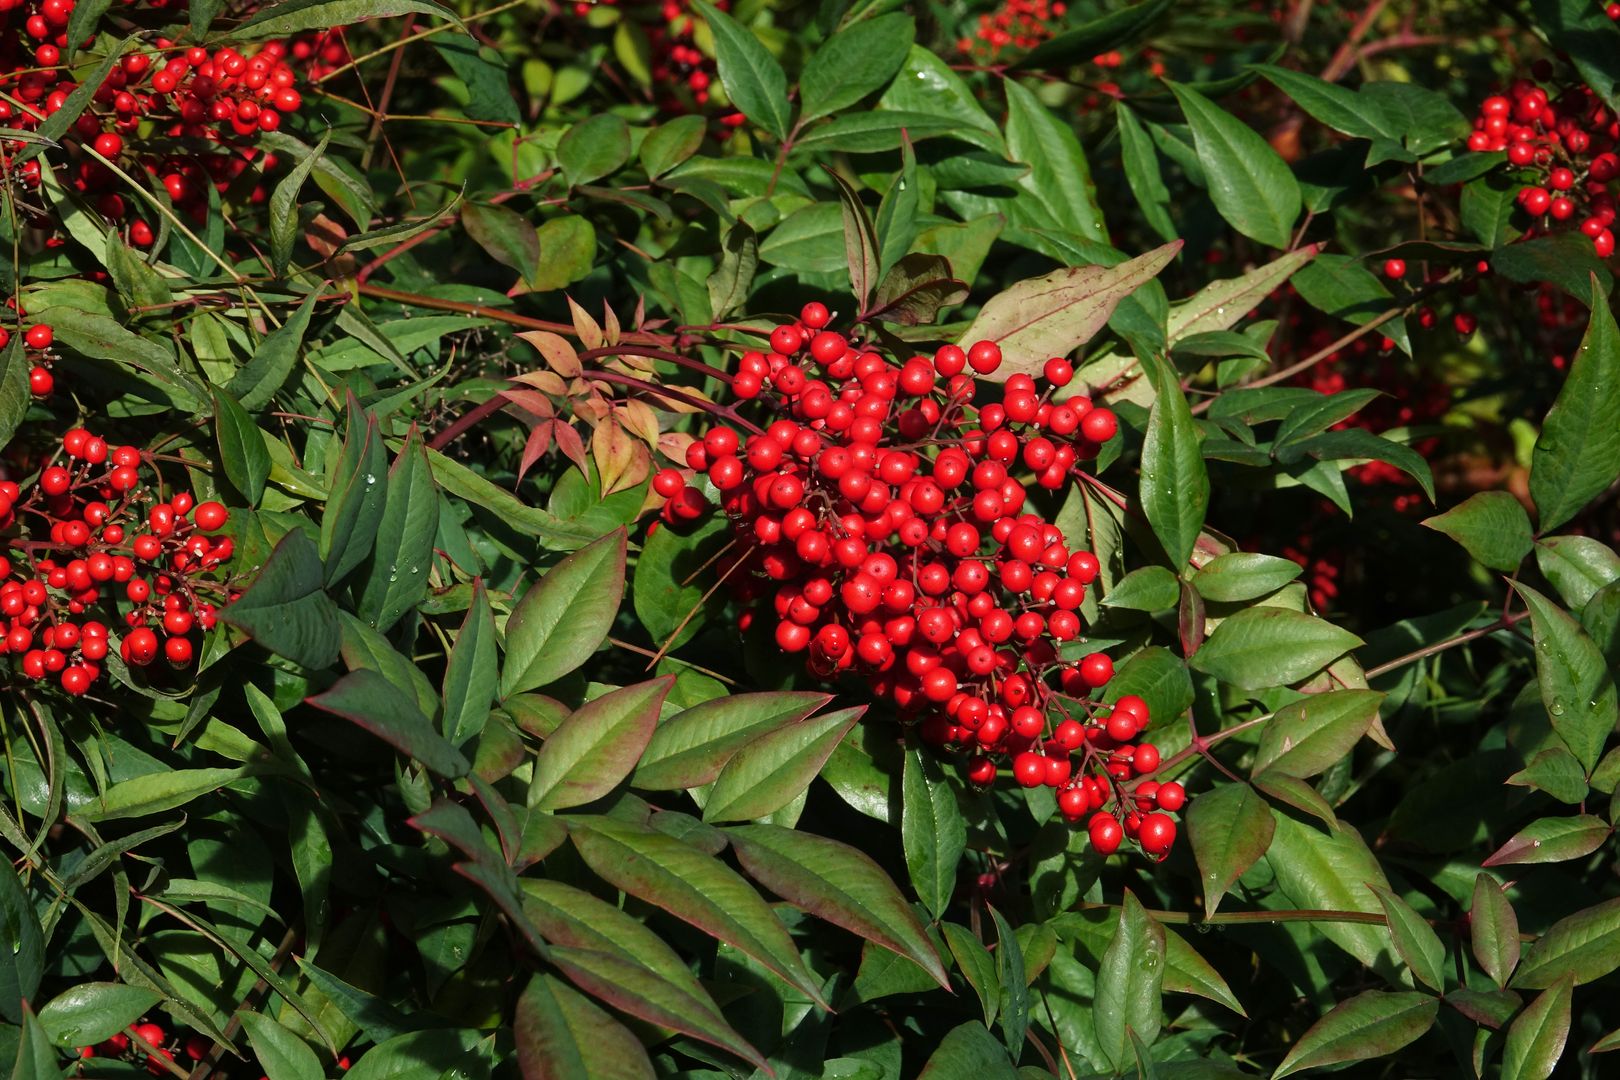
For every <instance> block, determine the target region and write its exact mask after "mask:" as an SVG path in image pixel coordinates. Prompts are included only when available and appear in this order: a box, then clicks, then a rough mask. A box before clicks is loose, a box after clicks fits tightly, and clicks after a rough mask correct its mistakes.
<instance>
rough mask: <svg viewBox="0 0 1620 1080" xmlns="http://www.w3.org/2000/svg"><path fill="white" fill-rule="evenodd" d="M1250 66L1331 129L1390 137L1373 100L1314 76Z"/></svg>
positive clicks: (1390, 131) (1268, 66) (1366, 136)
mask: <svg viewBox="0 0 1620 1080" xmlns="http://www.w3.org/2000/svg"><path fill="white" fill-rule="evenodd" d="M1254 69H1255V70H1256V71H1258V72H1260V74H1261V75H1263V76H1265V77H1266V79H1268V80H1269V81H1270V82H1271V83H1272V85H1274V86H1276V87H1277V89H1279V90H1281V91H1282V92H1283V93H1285V94H1287V95H1288V96H1289V97H1290V98H1292V99H1293V100H1294V103H1295V104H1297V105H1298V106H1299V107H1300V108H1302V109H1304V110H1305V111H1306V112H1308V113H1310V114H1311V116H1313V117H1314V118H1316V119H1317V120H1320V121H1321V122H1322V123H1324V124H1326V125H1327V126H1328V127H1330V128H1332V129H1333V130H1335V131H1339V132H1343V133H1344V134H1346V135H1350V136H1353V137H1355V138H1359V139H1377V138H1394V137H1397V136H1398V135H1399V134H1400V132H1399V131H1397V130H1394V129H1393V128H1392V127H1391V125H1390V124H1389V121H1388V120H1387V119H1386V118H1385V116H1384V115H1383V111H1382V110H1381V109H1380V108H1379V106H1378V103H1377V101H1376V100H1374V99H1372V98H1370V97H1365V96H1363V95H1361V94H1358V93H1356V92H1355V91H1354V90H1350V89H1348V88H1347V87H1343V86H1340V85H1339V84H1337V83H1330V82H1327V81H1326V80H1324V79H1318V78H1317V77H1316V76H1314V75H1307V74H1306V73H1304V72H1302V71H1294V70H1292V69H1290V68H1282V67H1277V66H1276V65H1274V64H1256V65H1254Z"/></svg>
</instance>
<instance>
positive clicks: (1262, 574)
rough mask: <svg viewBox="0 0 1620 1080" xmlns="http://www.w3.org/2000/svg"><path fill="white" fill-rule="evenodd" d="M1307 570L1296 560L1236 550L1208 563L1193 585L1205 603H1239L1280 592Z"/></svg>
mask: <svg viewBox="0 0 1620 1080" xmlns="http://www.w3.org/2000/svg"><path fill="white" fill-rule="evenodd" d="M1303 569H1304V568H1303V567H1301V566H1300V565H1299V564H1298V563H1297V562H1295V561H1294V560H1292V559H1279V558H1278V557H1276V556H1275V555H1257V554H1250V553H1248V552H1243V551H1234V552H1231V553H1230V554H1227V555H1218V556H1216V557H1215V558H1213V559H1211V560H1210V561H1209V562H1207V563H1205V564H1204V565H1203V566H1202V567H1201V568H1200V569H1199V571H1198V573H1196V574H1194V575H1193V579H1192V585H1193V588H1195V589H1197V590H1198V595H1200V596H1202V597H1203V598H1204V599H1205V600H1212V601H1215V602H1216V603H1235V602H1238V601H1242V600H1255V599H1258V598H1259V597H1262V596H1265V595H1267V594H1269V593H1273V592H1276V591H1277V590H1278V589H1280V588H1282V587H1283V586H1284V585H1287V584H1288V583H1289V582H1290V581H1293V580H1294V579H1295V578H1297V577H1299V575H1300V573H1301V571H1302V570H1303Z"/></svg>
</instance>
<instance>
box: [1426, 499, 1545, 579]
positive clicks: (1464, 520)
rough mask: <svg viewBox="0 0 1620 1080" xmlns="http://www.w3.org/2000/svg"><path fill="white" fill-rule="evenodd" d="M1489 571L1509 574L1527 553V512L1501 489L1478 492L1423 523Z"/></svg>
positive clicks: (1528, 545)
mask: <svg viewBox="0 0 1620 1080" xmlns="http://www.w3.org/2000/svg"><path fill="white" fill-rule="evenodd" d="M1423 524H1424V525H1426V526H1428V527H1429V528H1431V529H1434V530H1435V531H1436V532H1443V533H1445V534H1446V535H1447V536H1449V537H1451V538H1452V539H1453V540H1455V541H1457V543H1459V544H1461V545H1462V546H1463V548H1464V549H1465V550H1467V552H1468V554H1470V555H1472V556H1473V557H1474V558H1475V559H1477V560H1478V561H1479V562H1481V563H1483V564H1484V565H1486V566H1488V567H1490V568H1491V569H1492V570H1501V571H1503V572H1504V573H1512V572H1513V571H1514V570H1517V569H1518V567H1519V563H1521V562H1523V561H1524V557H1525V556H1526V555H1528V554H1530V547H1531V544H1532V543H1533V540H1534V538H1533V537H1532V536H1531V532H1530V515H1529V514H1526V513H1525V512H1524V507H1523V506H1521V505H1520V504H1519V500H1518V499H1516V498H1514V497H1513V496H1512V495H1510V494H1508V493H1507V492H1505V491H1480V492H1476V493H1474V494H1473V495H1470V496H1469V497H1468V498H1467V499H1465V500H1464V501H1463V502H1461V503H1459V504H1458V505H1457V506H1454V507H1452V508H1451V509H1450V510H1447V511H1446V512H1445V513H1443V514H1438V515H1436V516H1434V517H1432V518H1429V519H1428V520H1426V521H1424V522H1423Z"/></svg>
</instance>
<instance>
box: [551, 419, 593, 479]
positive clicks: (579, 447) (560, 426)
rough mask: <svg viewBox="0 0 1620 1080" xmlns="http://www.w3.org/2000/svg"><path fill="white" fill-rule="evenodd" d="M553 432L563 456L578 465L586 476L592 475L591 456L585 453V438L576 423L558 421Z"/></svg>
mask: <svg viewBox="0 0 1620 1080" xmlns="http://www.w3.org/2000/svg"><path fill="white" fill-rule="evenodd" d="M552 434H553V435H555V436H556V438H557V449H559V450H561V451H562V452H563V456H564V457H566V458H567V459H568V460H569V461H572V462H573V463H574V464H575V465H578V466H579V471H580V472H582V473H584V474H585V475H586V476H589V475H591V465H590V457H589V456H588V455H587V454H586V453H585V440H584V439H582V438H580V435H579V432H577V431H575V430H574V425H572V424H564V423H562V422H561V421H558V422H557V426H556V428H555V429H553V431H552Z"/></svg>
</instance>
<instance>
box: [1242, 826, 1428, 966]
mask: <svg viewBox="0 0 1620 1080" xmlns="http://www.w3.org/2000/svg"><path fill="white" fill-rule="evenodd" d="M1275 817H1276V832H1275V834H1274V835H1273V836H1272V838H1271V847H1270V848H1269V849H1268V850H1267V852H1266V862H1267V863H1269V864H1270V866H1271V869H1272V872H1273V873H1275V874H1276V876H1277V887H1278V889H1279V890H1280V891H1281V894H1282V896H1283V897H1285V898H1286V899H1287V901H1288V904H1289V906H1291V907H1295V908H1310V909H1318V910H1323V911H1362V912H1367V913H1368V914H1376V915H1380V916H1382V915H1383V908H1382V907H1380V906H1379V903H1378V899H1377V897H1375V896H1374V895H1373V893H1372V890H1371V889H1369V888H1368V886H1369V885H1377V886H1382V887H1384V888H1388V887H1389V881H1388V879H1386V878H1385V876H1384V872H1383V870H1382V869H1381V868H1380V867H1379V865H1378V860H1377V859H1376V858H1374V857H1373V853H1372V852H1371V851H1370V850H1368V848H1367V844H1366V841H1364V840H1363V839H1362V838H1361V835H1360V834H1359V833H1357V832H1356V831H1355V830H1354V829H1352V828H1350V827H1348V826H1344V825H1340V826H1337V827H1334V828H1333V829H1331V830H1330V831H1328V832H1326V833H1324V832H1322V831H1321V830H1318V829H1313V828H1311V827H1310V826H1307V825H1301V824H1299V823H1298V822H1296V821H1295V820H1294V819H1293V818H1291V817H1289V816H1287V815H1285V814H1277V815H1275ZM1314 929H1315V931H1316V932H1317V933H1319V934H1321V935H1322V936H1323V937H1325V938H1327V939H1328V940H1329V941H1332V942H1333V943H1334V944H1335V945H1337V946H1339V947H1340V948H1341V949H1343V950H1344V951H1345V952H1347V953H1349V954H1350V955H1351V956H1353V957H1355V958H1356V959H1357V960H1359V961H1361V963H1362V964H1364V965H1366V966H1367V967H1369V968H1372V969H1373V970H1375V971H1378V972H1380V973H1381V974H1384V975H1385V976H1386V977H1388V978H1390V979H1392V980H1393V979H1395V978H1396V977H1397V974H1396V973H1397V971H1398V968H1397V965H1396V963H1395V956H1394V949H1393V946H1392V945H1391V943H1390V938H1389V933H1388V931H1387V930H1386V929H1385V928H1384V927H1382V926H1368V925H1365V924H1359V923H1341V922H1322V923H1318V924H1316V925H1315V928H1314Z"/></svg>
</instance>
